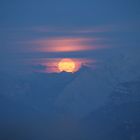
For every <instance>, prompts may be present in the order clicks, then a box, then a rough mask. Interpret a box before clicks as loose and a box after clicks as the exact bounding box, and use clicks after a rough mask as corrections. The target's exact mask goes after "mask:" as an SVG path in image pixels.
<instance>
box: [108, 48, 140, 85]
mask: <svg viewBox="0 0 140 140" xmlns="http://www.w3.org/2000/svg"><path fill="white" fill-rule="evenodd" d="M113 54H114V56H111V57H110V58H109V59H108V61H107V62H106V68H107V69H108V70H109V71H110V73H111V75H112V78H114V79H116V81H117V82H118V83H122V82H127V81H135V80H138V79H139V78H140V55H139V54H140V48H125V49H122V50H119V51H118V52H116V53H113Z"/></svg>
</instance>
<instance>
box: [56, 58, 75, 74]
mask: <svg viewBox="0 0 140 140" xmlns="http://www.w3.org/2000/svg"><path fill="white" fill-rule="evenodd" d="M58 69H59V71H60V72H62V71H65V72H72V73H73V72H75V69H76V63H75V62H74V61H73V60H72V59H68V58H64V59H62V60H60V62H59V63H58Z"/></svg>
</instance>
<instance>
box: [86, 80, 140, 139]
mask: <svg viewBox="0 0 140 140" xmlns="http://www.w3.org/2000/svg"><path fill="white" fill-rule="evenodd" d="M120 86H121V89H120V88H119V90H114V91H113V92H112V94H111V96H110V100H109V102H108V103H107V104H106V105H105V106H103V107H101V108H100V109H98V110H96V111H93V112H92V113H91V114H90V115H89V116H88V117H86V118H85V119H84V123H85V125H86V127H85V128H86V129H87V130H88V132H87V133H88V134H89V137H90V138H91V139H96V140H102V139H108V140H118V139H119V140H124V139H127V140H133V139H134V140H138V139H140V134H139V131H140V119H139V118H140V81H132V82H126V83H121V84H120Z"/></svg>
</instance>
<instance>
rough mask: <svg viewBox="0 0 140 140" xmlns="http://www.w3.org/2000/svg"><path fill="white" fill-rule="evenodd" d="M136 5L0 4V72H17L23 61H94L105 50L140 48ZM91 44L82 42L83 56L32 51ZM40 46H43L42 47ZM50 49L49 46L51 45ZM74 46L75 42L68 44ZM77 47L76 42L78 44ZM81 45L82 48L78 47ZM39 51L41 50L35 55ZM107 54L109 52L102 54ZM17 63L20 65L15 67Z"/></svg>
mask: <svg viewBox="0 0 140 140" xmlns="http://www.w3.org/2000/svg"><path fill="white" fill-rule="evenodd" d="M139 5H140V1H139V0H1V1H0V56H1V58H0V63H1V66H2V67H1V68H4V69H8V68H9V67H11V66H15V67H18V63H20V64H21V63H22V62H21V61H24V59H26V60H28V59H29V58H31V59H32V58H42V57H43V58H46V57H64V56H65V57H93V58H94V57H99V58H100V53H99V52H101V51H106V50H105V49H101V50H100V51H99V50H94V49H93V50H89V49H88V46H95V45H96V48H98V47H100V46H103V48H104V46H105V48H106V47H107V48H111V49H112V48H113V47H115V48H116V47H118V48H119V49H121V47H134V48H135V47H136V48H138V47H139V44H140V39H139V36H140V8H139ZM50 38H51V39H52V38H53V40H56V39H57V40H60V38H61V39H63V41H66V39H75V38H76V39H77V38H78V39H79V38H80V40H83V38H84V39H85V38H86V39H89V38H92V39H96V41H95V42H93V41H87V42H82V43H85V44H86V45H87V50H84V51H79V50H77V51H72V52H70V51H68V52H59V54H58V53H57V54H56V53H54V52H48V49H47V51H44V50H43V51H37V49H36V48H38V45H40V44H38V42H39V43H41V45H42V42H43V45H44V44H45V43H47V45H46V44H45V45H46V46H45V47H46V48H48V47H50V46H49V45H48V44H50V42H49V41H47V42H46V41H45V40H49V39H50ZM44 41H45V43H44ZM53 43H54V42H53ZM73 43H77V42H72V44H73ZM78 43H79V42H78ZM80 43H81V42H80ZM42 47H44V46H42ZM40 50H42V49H40ZM107 50H109V49H107ZM18 61H19V62H18Z"/></svg>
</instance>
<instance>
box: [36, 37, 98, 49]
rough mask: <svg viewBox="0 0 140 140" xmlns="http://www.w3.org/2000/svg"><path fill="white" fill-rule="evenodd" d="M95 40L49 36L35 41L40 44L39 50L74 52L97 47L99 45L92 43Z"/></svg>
mask: <svg viewBox="0 0 140 140" xmlns="http://www.w3.org/2000/svg"><path fill="white" fill-rule="evenodd" d="M95 41H96V39H94V38H49V39H41V40H37V41H34V42H33V43H34V44H35V45H37V46H38V48H36V50H37V51H42V52H74V51H85V50H94V49H97V47H95V46H93V45H91V43H93V42H95Z"/></svg>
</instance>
